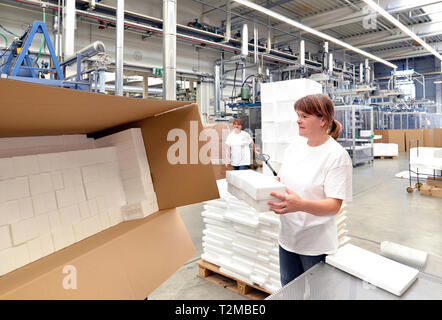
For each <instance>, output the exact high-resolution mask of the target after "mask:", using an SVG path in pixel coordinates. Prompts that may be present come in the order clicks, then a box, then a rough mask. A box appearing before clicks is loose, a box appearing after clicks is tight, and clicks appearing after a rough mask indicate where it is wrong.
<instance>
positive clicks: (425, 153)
mask: <svg viewBox="0 0 442 320" xmlns="http://www.w3.org/2000/svg"><path fill="white" fill-rule="evenodd" d="M410 166H411V170H412V171H414V172H415V173H416V172H417V171H418V170H419V174H426V175H433V174H434V175H436V176H438V175H441V172H442V148H431V147H419V148H411V149H410Z"/></svg>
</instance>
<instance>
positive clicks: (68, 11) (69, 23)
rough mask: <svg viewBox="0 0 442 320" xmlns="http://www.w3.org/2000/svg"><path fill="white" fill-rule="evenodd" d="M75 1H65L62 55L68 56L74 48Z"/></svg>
mask: <svg viewBox="0 0 442 320" xmlns="http://www.w3.org/2000/svg"><path fill="white" fill-rule="evenodd" d="M75 15H76V8H75V0H67V1H66V7H65V18H64V54H65V56H70V55H72V54H73V53H74V46H75Z"/></svg>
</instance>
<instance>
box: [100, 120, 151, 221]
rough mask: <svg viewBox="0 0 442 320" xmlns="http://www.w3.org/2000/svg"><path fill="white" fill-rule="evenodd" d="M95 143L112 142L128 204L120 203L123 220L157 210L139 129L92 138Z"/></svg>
mask: <svg viewBox="0 0 442 320" xmlns="http://www.w3.org/2000/svg"><path fill="white" fill-rule="evenodd" d="M95 144H96V146H99V147H100V146H101V147H102V146H115V148H116V150H117V156H118V161H119V164H120V173H121V178H122V181H123V187H124V191H125V193H126V200H127V206H125V207H123V208H122V210H123V213H124V214H125V219H126V220H132V219H139V218H144V217H147V216H148V215H150V214H152V213H154V212H157V211H158V203H157V197H156V194H155V191H154V189H153V183H152V178H151V175H150V169H149V162H148V159H147V155H146V149H145V148H144V141H143V136H142V133H141V129H139V128H132V129H128V130H125V131H122V132H118V133H115V134H112V135H109V136H106V137H103V138H100V139H97V140H96V142H95Z"/></svg>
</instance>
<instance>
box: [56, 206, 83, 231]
mask: <svg viewBox="0 0 442 320" xmlns="http://www.w3.org/2000/svg"><path fill="white" fill-rule="evenodd" d="M59 212H60V224H61V225H62V226H69V225H72V224H74V223H78V222H80V221H81V216H80V210H79V209H78V205H76V204H75V205H72V206H69V207H64V208H60V209H59Z"/></svg>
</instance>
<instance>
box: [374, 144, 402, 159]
mask: <svg viewBox="0 0 442 320" xmlns="http://www.w3.org/2000/svg"><path fill="white" fill-rule="evenodd" d="M398 150H399V149H398V145H397V143H373V156H374V157H397V156H398V155H399V151H398Z"/></svg>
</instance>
